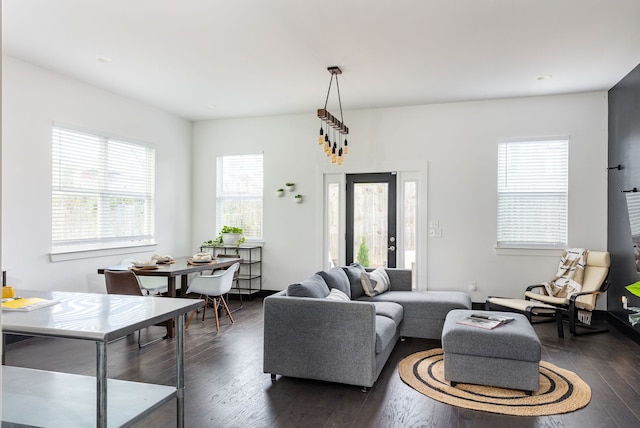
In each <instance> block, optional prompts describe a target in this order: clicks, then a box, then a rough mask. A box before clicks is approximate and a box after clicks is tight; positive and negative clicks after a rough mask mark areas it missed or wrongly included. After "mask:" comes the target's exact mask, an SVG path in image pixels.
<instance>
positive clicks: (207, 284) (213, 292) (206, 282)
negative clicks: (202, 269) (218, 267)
mask: <svg viewBox="0 0 640 428" xmlns="http://www.w3.org/2000/svg"><path fill="white" fill-rule="evenodd" d="M239 268H240V263H234V264H233V265H231V266H229V268H228V269H227V270H224V271H223V272H222V273H221V274H214V275H200V276H196V277H194V278H193V279H192V280H191V285H189V289H188V290H187V293H199V294H204V295H207V296H222V295H223V294H227V293H228V292H229V290H231V286H232V285H233V276H234V274H235V273H236V271H237V270H238V269H239Z"/></svg>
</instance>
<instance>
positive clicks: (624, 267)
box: [607, 65, 640, 334]
mask: <svg viewBox="0 0 640 428" xmlns="http://www.w3.org/2000/svg"><path fill="white" fill-rule="evenodd" d="M608 156H609V161H608V162H609V166H610V167H613V166H616V165H618V164H619V165H622V169H621V170H617V169H610V170H609V173H608V174H609V183H608V225H607V249H608V251H609V252H610V253H611V271H610V274H609V281H610V282H611V286H610V288H609V291H608V293H607V311H608V312H609V314H610V315H612V316H613V317H614V318H615V319H616V320H619V321H620V322H622V323H623V324H625V325H626V326H627V327H628V328H629V329H631V328H633V331H631V330H630V331H631V332H632V333H638V334H640V326H635V327H631V324H630V323H629V317H628V315H629V313H630V312H629V311H625V310H623V309H622V303H621V298H622V296H626V297H627V298H628V305H629V306H636V307H640V297H636V296H634V295H632V294H631V293H629V292H628V291H627V290H626V289H625V288H624V287H625V286H627V285H629V284H632V283H634V282H636V281H640V274H639V273H638V272H637V271H636V265H635V257H634V252H633V241H632V239H631V229H630V226H629V217H628V210H627V202H626V193H625V191H628V190H630V189H633V188H634V187H635V188H637V189H638V190H639V191H640V65H639V66H637V67H636V68H635V69H634V70H633V71H631V72H630V73H629V74H628V75H627V76H625V77H624V78H623V79H622V80H621V81H620V82H618V84H616V85H615V86H614V87H613V88H611V90H609V153H608Z"/></svg>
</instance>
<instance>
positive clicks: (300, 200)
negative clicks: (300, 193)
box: [293, 197, 302, 204]
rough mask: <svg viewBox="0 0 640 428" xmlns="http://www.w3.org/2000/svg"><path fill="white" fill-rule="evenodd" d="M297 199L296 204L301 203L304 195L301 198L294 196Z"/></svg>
mask: <svg viewBox="0 0 640 428" xmlns="http://www.w3.org/2000/svg"><path fill="white" fill-rule="evenodd" d="M293 199H295V200H296V204H301V203H302V197H299V198H293Z"/></svg>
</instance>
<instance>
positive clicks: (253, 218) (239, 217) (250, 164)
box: [216, 154, 263, 241]
mask: <svg viewBox="0 0 640 428" xmlns="http://www.w3.org/2000/svg"><path fill="white" fill-rule="evenodd" d="M262 158H263V156H262V154H259V155H234V156H220V157H218V158H217V168H216V171H217V172H216V183H217V185H216V228H217V230H218V231H219V230H221V229H222V227H223V226H233V227H241V228H242V229H243V230H244V237H245V238H246V239H247V240H249V241H250V240H261V239H262V194H263V160H262Z"/></svg>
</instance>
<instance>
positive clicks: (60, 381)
mask: <svg viewBox="0 0 640 428" xmlns="http://www.w3.org/2000/svg"><path fill="white" fill-rule="evenodd" d="M16 295H18V296H21V297H42V298H45V299H52V300H57V301H59V302H60V303H58V304H56V305H53V306H48V307H45V308H40V309H36V310H33V311H30V312H7V311H3V313H2V324H3V326H2V330H3V333H10V334H18V335H28V336H44V337H56V338H67V339H79V340H90V341H94V342H95V343H96V376H95V378H94V377H90V376H82V375H73V374H67V373H57V372H48V371H42V370H36V369H31V368H22V367H11V366H3V367H2V402H3V403H2V404H3V405H2V421H3V423H2V426H3V427H5V426H21V427H22V426H64V427H75V426H82V427H84V426H96V427H100V428H104V427H108V426H109V427H111V426H122V425H128V424H131V423H133V422H135V421H138V420H140V419H141V418H142V417H144V416H145V415H147V414H148V413H150V412H151V411H153V410H155V409H156V408H158V407H160V406H161V405H162V404H164V403H166V402H168V401H170V400H171V399H172V398H173V397H176V403H177V406H176V407H177V409H176V413H177V415H176V416H177V426H178V427H183V426H184V324H185V315H186V313H187V312H190V311H191V310H193V309H196V308H201V307H203V306H204V302H203V301H202V300H196V299H180V298H177V299H166V298H162V297H150V296H148V297H147V296H145V297H139V296H122V295H114V294H94V293H74V292H63V291H48V292H46V291H26V290H17V291H16ZM173 318H176V320H177V322H176V327H177V328H176V338H175V344H176V386H175V387H172V386H166V385H153V384H148V383H141V382H131V381H125V380H115V379H108V377H107V344H108V343H109V342H111V341H113V340H115V339H118V338H121V337H124V336H126V335H128V334H131V333H133V332H135V331H136V330H140V329H141V328H144V327H147V326H150V325H154V324H157V323H160V322H162V321H166V320H169V319H173ZM4 352H5V353H6V352H7V349H5V350H4ZM61 391H64V393H63V394H61V393H60V392H61ZM107 414H108V415H109V418H108V422H107Z"/></svg>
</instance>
